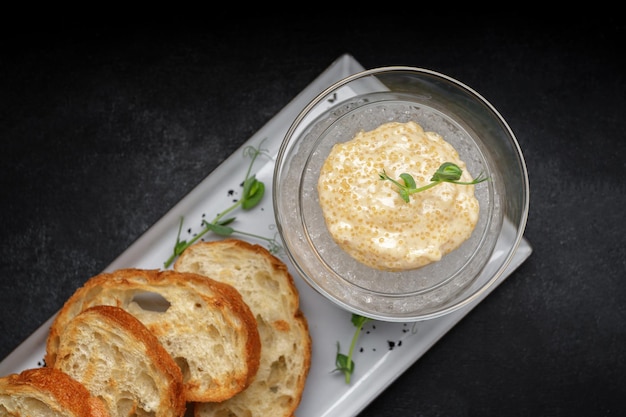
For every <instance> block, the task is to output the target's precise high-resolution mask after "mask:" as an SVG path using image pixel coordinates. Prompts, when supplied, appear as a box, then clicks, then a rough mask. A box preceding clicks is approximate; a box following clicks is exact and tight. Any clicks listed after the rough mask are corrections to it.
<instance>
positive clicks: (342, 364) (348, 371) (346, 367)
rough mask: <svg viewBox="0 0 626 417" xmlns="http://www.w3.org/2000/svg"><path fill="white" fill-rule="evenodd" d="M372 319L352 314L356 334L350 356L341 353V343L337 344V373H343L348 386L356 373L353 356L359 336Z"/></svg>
mask: <svg viewBox="0 0 626 417" xmlns="http://www.w3.org/2000/svg"><path fill="white" fill-rule="evenodd" d="M371 320H372V319H370V318H368V317H364V316H360V315H358V314H352V324H354V326H355V327H356V331H355V332H354V336H352V342H351V343H350V349H349V350H348V354H347V355H344V354H343V353H341V352H340V350H341V347H340V346H339V342H337V356H336V357H335V366H336V368H335V371H340V372H343V374H344V376H345V379H346V384H349V383H350V377H351V376H352V374H353V373H354V361H353V360H352V354H353V353H354V348H355V346H356V341H357V340H358V339H359V334H360V333H361V329H363V325H364V324H365V323H367V322H368V321H371Z"/></svg>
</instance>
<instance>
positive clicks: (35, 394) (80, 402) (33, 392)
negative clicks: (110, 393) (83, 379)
mask: <svg viewBox="0 0 626 417" xmlns="http://www.w3.org/2000/svg"><path fill="white" fill-rule="evenodd" d="M0 415H2V416H16V417H18V416H19V417H21V416H50V417H110V415H109V413H108V411H107V409H106V407H105V405H104V403H103V402H102V401H101V400H100V399H99V398H96V397H93V396H92V395H91V394H90V392H89V391H88V390H87V388H86V387H85V386H84V385H83V384H81V383H80V382H78V381H76V380H75V379H74V378H72V377H71V376H69V375H68V374H66V373H65V372H62V371H59V370H58V369H54V368H47V367H46V368H33V369H26V370H24V371H22V372H20V373H19V374H16V373H14V374H10V375H7V376H4V377H2V378H0Z"/></svg>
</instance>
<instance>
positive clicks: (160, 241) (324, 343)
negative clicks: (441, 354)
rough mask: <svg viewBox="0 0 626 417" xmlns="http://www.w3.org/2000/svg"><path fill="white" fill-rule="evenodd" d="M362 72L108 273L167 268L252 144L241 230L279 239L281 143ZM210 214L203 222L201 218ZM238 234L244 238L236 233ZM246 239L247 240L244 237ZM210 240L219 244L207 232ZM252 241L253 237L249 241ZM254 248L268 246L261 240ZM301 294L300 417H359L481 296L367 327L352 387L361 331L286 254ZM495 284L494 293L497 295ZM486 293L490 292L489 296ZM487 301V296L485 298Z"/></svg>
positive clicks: (205, 189) (39, 338)
mask: <svg viewBox="0 0 626 417" xmlns="http://www.w3.org/2000/svg"><path fill="white" fill-rule="evenodd" d="M361 70H363V67H362V66H361V65H360V64H359V63H358V62H357V61H355V60H354V58H353V57H351V56H350V55H343V56H341V57H339V58H338V59H337V60H336V61H335V62H334V63H333V64H332V65H331V66H330V67H329V68H328V69H327V70H326V71H324V72H323V73H322V74H321V75H320V76H319V77H318V78H316V79H315V80H314V81H313V82H312V83H311V84H310V85H309V86H308V87H307V88H306V89H305V90H303V91H302V92H301V93H300V94H299V95H298V96H296V97H295V98H294V99H293V100H292V101H291V102H290V103H289V104H288V105H287V106H286V107H285V108H284V109H283V110H281V111H280V112H279V113H278V114H277V115H276V116H275V117H274V118H273V119H272V120H270V121H269V122H268V123H267V124H266V125H265V126H264V127H263V128H261V129H260V130H259V131H258V132H257V133H256V134H255V135H254V136H252V137H251V138H250V139H249V140H248V141H247V142H246V143H245V144H243V145H242V146H241V148H240V149H239V150H238V151H237V152H235V153H233V154H232V155H231V156H230V157H229V158H228V159H226V160H225V161H224V162H223V163H222V164H221V165H220V166H219V167H218V168H216V169H215V170H214V171H213V172H212V173H211V174H210V175H209V176H207V177H206V178H205V179H204V180H203V181H202V182H201V183H200V184H198V186H196V187H195V188H194V189H193V190H192V191H191V192H190V193H189V194H188V195H187V196H185V198H183V199H182V200H181V201H180V202H179V203H178V204H177V205H176V206H174V207H173V208H172V209H171V210H170V211H169V212H168V213H166V214H165V216H163V217H162V218H161V219H160V220H159V221H158V222H157V223H155V224H154V225H153V226H152V227H151V228H150V229H149V230H147V231H146V232H145V233H144V234H143V235H142V236H141V237H140V238H139V239H137V241H136V242H135V243H133V244H132V245H131V246H130V247H129V248H128V249H127V250H126V251H125V252H124V253H122V254H121V255H120V256H119V257H118V258H117V259H116V260H115V261H114V262H113V263H111V265H109V266H108V267H107V268H106V270H107V271H111V270H114V269H119V268H127V267H137V268H162V267H163V263H164V261H165V260H166V259H167V258H168V257H169V256H170V254H171V252H172V248H173V245H174V243H175V241H176V237H177V234H178V226H179V222H180V219H181V217H183V218H184V220H185V223H184V226H183V229H182V230H183V232H182V234H181V239H186V240H188V239H190V238H191V237H192V236H193V234H194V233H196V232H198V231H199V230H200V224H201V220H202V219H203V218H207V220H211V219H212V218H213V217H214V216H215V215H216V214H217V213H219V212H220V211H222V210H224V209H225V208H227V207H229V206H230V205H231V204H232V201H233V199H236V198H237V197H238V193H239V191H240V190H241V187H240V183H241V181H242V180H243V178H244V176H245V170H246V169H247V167H248V164H249V161H250V160H249V158H248V157H247V156H244V152H243V149H244V148H245V147H246V146H248V145H252V146H254V147H257V148H259V147H261V148H263V149H264V150H266V151H267V155H269V156H271V157H268V156H261V157H259V158H258V160H257V161H256V162H255V164H254V166H253V172H254V173H256V176H257V178H258V179H259V180H261V181H263V182H264V183H265V185H266V196H265V197H264V200H263V201H262V203H261V205H260V206H257V207H255V208H254V209H253V210H251V211H249V212H243V211H238V212H236V213H234V214H233V215H234V216H236V217H237V219H236V224H233V226H235V225H236V228H237V229H239V230H244V231H246V232H250V233H256V234H259V235H262V236H266V237H274V236H275V234H276V226H275V219H274V212H273V207H272V201H271V186H272V176H273V169H274V160H273V157H274V156H276V154H277V152H278V148H279V146H280V144H281V142H282V139H283V137H284V135H285V133H286V132H287V130H288V128H289V126H290V125H291V123H292V122H293V120H294V119H295V118H296V117H297V115H298V113H299V112H300V111H301V110H302V109H303V108H304V107H305V106H306V105H307V104H308V103H309V102H310V101H311V100H312V99H313V98H314V97H315V96H316V95H317V94H318V93H320V92H321V91H323V90H324V89H325V88H326V87H328V86H330V85H331V84H332V83H334V82H336V81H338V80H340V79H342V78H344V77H346V76H348V75H351V74H354V73H356V72H359V71H361ZM203 216H204V217H203ZM234 237H238V236H234ZM241 238H243V237H241ZM206 239H215V237H211V236H210V235H207V237H206ZM249 240H251V239H249ZM254 243H259V244H263V241H261V240H259V241H257V242H254ZM531 252H532V249H531V247H530V245H529V244H528V242H527V241H526V240H523V241H522V243H521V245H520V247H519V249H518V250H517V252H516V255H515V257H514V259H513V260H512V262H511V264H510V265H509V267H508V269H507V271H506V273H505V274H504V275H503V276H502V277H501V278H500V280H499V282H498V284H499V283H500V282H502V281H503V280H504V279H506V277H507V276H508V275H509V274H510V273H511V272H513V271H514V270H515V269H516V268H517V267H518V266H519V265H520V264H521V263H522V262H524V261H525V260H526V258H527V257H528V256H529V255H530V254H531ZM279 257H281V259H282V260H283V261H284V262H285V263H286V264H287V265H288V266H289V268H290V271H291V273H292V274H293V275H294V278H295V281H296V285H297V286H298V289H299V291H300V299H301V308H302V311H303V312H304V315H305V316H306V317H307V319H308V322H309V327H310V331H311V337H312V339H313V357H312V363H311V370H310V373H309V376H308V380H307V384H306V388H305V391H304V394H303V398H302V402H301V404H300V407H299V408H298V410H297V415H298V417H326V416H333V417H341V416H346V417H347V416H354V415H356V414H357V413H358V412H360V411H361V410H363V408H365V407H366V406H367V404H369V402H370V401H372V400H373V399H374V398H375V397H376V396H377V395H378V394H379V393H380V392H382V391H383V390H384V389H385V388H387V387H388V386H389V384H391V383H392V382H393V381H394V380H395V379H396V378H397V377H398V376H399V375H400V374H402V372H404V371H405V370H406V369H407V368H408V367H409V366H411V365H412V364H413V363H414V362H415V361H417V359H419V358H420V357H421V356H422V355H423V354H424V353H425V352H426V351H427V350H428V349H429V348H430V347H431V346H432V345H433V344H434V343H435V342H437V340H439V339H440V338H441V337H442V336H443V335H444V334H445V333H446V332H447V331H448V330H450V329H451V328H452V327H453V326H454V325H455V324H456V323H457V322H458V321H459V320H461V319H462V318H463V317H464V316H465V315H466V314H467V313H468V312H469V311H470V310H471V309H472V308H473V307H474V306H475V305H476V304H477V303H479V302H480V301H481V300H482V298H481V299H479V300H476V302H474V303H473V304H471V305H469V306H466V307H464V308H463V309H461V310H458V311H456V312H454V313H452V314H448V315H447V316H444V317H441V318H438V319H433V320H429V321H425V322H419V323H387V322H370V323H368V324H366V326H365V327H364V331H363V332H362V333H361V335H360V337H359V341H358V346H357V348H356V349H355V357H354V359H355V363H356V368H355V372H354V374H353V377H352V382H351V384H350V385H347V384H346V383H345V381H344V379H343V375H341V374H340V373H336V372H333V369H334V368H335V355H336V353H337V343H338V342H339V343H340V345H341V346H342V347H343V349H342V351H344V352H347V347H348V346H349V345H350V341H351V338H352V336H353V334H354V331H355V328H354V326H353V325H352V322H351V321H350V318H351V313H349V312H347V311H344V310H342V309H340V308H338V307H336V306H335V305H334V304H332V303H331V302H329V301H328V300H326V299H325V298H324V297H322V296H321V295H320V294H318V293H317V292H315V291H314V290H312V289H311V287H309V286H308V285H307V284H306V283H305V282H304V281H303V280H302V279H300V277H299V276H298V275H297V273H296V271H295V270H294V268H293V266H292V265H291V264H290V263H289V261H288V260H287V259H286V257H285V256H283V255H282V254H279ZM494 288H495V285H494V286H492V288H491V289H490V290H489V292H490V291H492V290H493V289H494ZM486 295H487V294H484V296H486ZM484 296H483V298H484ZM53 318H54V317H51V318H50V319H49V320H48V321H46V322H45V323H44V324H42V325H41V327H40V328H39V329H37V330H36V331H35V332H34V333H33V334H32V335H31V336H30V337H29V338H28V339H26V340H25V341H24V342H23V343H22V344H21V345H20V346H18V347H17V348H16V349H15V350H14V351H13V352H12V353H11V354H10V355H9V356H7V357H6V358H5V359H4V360H3V361H2V362H1V363H0V375H6V374H9V373H11V372H20V371H21V370H23V369H27V368H33V367H38V366H41V365H42V360H43V356H44V353H45V341H46V337H47V334H48V329H49V326H50V324H51V322H52V320H53Z"/></svg>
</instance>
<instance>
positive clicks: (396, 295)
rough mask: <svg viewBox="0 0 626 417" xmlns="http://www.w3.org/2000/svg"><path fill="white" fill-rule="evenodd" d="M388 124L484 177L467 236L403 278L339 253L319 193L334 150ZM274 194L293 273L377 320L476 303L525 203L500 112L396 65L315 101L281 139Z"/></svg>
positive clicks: (521, 173)
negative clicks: (451, 152)
mask: <svg viewBox="0 0 626 417" xmlns="http://www.w3.org/2000/svg"><path fill="white" fill-rule="evenodd" d="M392 121H396V122H408V121H414V122H417V123H418V124H420V125H421V126H422V127H423V128H424V131H434V132H437V133H439V134H440V135H441V136H443V138H444V139H445V140H446V141H447V142H449V143H450V144H451V145H452V146H453V147H454V148H455V149H456V150H457V151H458V153H459V155H460V157H461V159H462V160H463V161H464V162H465V163H466V165H467V167H466V169H467V170H469V172H470V173H471V174H472V176H473V177H476V176H477V175H478V174H479V173H483V174H485V175H486V176H487V177H489V180H488V181H485V182H482V183H479V184H477V185H475V195H476V198H477V199H478V201H479V204H480V212H479V217H478V222H477V224H476V227H475V229H474V231H473V233H472V235H471V237H470V238H469V239H468V240H466V241H465V242H464V243H463V244H462V245H461V246H460V247H458V248H457V249H455V250H453V251H452V252H450V253H448V254H447V255H444V256H443V257H442V258H441V260H439V261H436V262H432V263H430V264H428V265H426V266H423V267H421V268H417V269H412V270H406V271H399V272H389V271H383V270H378V269H375V268H371V267H368V266H366V265H364V264H362V263H360V262H358V261H356V260H355V259H354V258H353V257H352V256H350V255H348V254H347V253H346V252H345V251H343V250H342V249H341V248H340V247H339V246H338V245H337V244H336V243H335V242H334V240H333V239H332V237H331V236H330V233H329V231H328V229H327V227H326V224H325V221H324V217H323V213H322V209H321V207H320V204H319V197H318V193H317V180H318V177H319V173H320V169H321V166H322V164H323V163H324V161H325V160H326V157H327V156H328V154H329V152H330V150H331V148H332V146H333V145H334V144H335V143H339V142H344V141H347V140H350V139H352V138H353V137H354V136H355V134H356V133H357V132H359V131H363V130H364V131H369V130H373V129H375V128H376V127H378V126H379V125H381V124H383V123H386V122H392ZM272 186H273V204H274V213H275V216H276V224H277V227H278V230H279V234H280V237H281V239H282V241H283V245H284V248H285V252H286V253H287V256H288V257H289V260H290V261H291V262H292V264H293V265H294V267H295V268H296V270H297V272H298V274H300V275H301V276H302V278H303V279H304V280H305V281H306V282H307V283H308V284H309V285H310V286H312V287H313V288H314V289H315V290H316V291H318V292H319V293H320V294H322V295H323V296H325V297H326V298H328V299H329V300H331V301H333V302H334V303H336V304H337V305H339V306H340V307H342V308H344V309H346V310H348V311H351V312H353V313H355V314H359V315H362V316H366V317H369V318H372V319H377V320H383V321H419V320H426V319H431V318H435V317H439V316H442V315H444V314H447V313H450V312H452V311H455V310H457V309H459V308H461V307H463V306H465V305H467V304H469V303H471V302H472V301H473V300H475V299H477V298H478V297H480V295H481V294H482V293H483V292H484V291H486V290H487V289H488V288H489V287H490V286H492V285H494V283H495V282H496V281H497V280H498V278H499V277H500V276H501V275H502V274H503V273H504V272H505V269H506V267H507V265H508V264H509V263H510V261H511V259H512V258H513V256H514V255H515V251H516V249H517V247H518V245H519V243H520V242H521V240H522V237H523V232H524V228H525V226H526V220H527V215H528V205H529V185H528V174H527V171H526V165H525V162H524V159H523V155H522V152H521V150H520V147H519V144H518V142H517V139H516V138H515V135H514V134H513V132H512V131H511V129H510V128H509V126H508V125H507V123H506V121H505V120H504V119H503V118H502V116H501V115H500V114H499V113H498V111H497V110H496V109H495V108H494V107H493V106H492V105H491V104H490V103H489V102H487V100H485V99H484V98H483V97H481V96H480V95H479V94H478V93H477V92H476V91H474V90H472V89H471V88H470V87H468V86H466V85H464V84H462V83H461V82H459V81H457V80H455V79H452V78H450V77H448V76H446V75H443V74H439V73H437V72H434V71H430V70H426V69H421V68H414V67H402V66H394V67H383V68H376V69H372V70H366V71H363V72H360V73H357V74H354V75H352V76H349V77H347V78H344V79H343V80H341V81H339V82H337V83H335V84H334V85H332V86H330V87H329V88H327V89H326V90H324V91H323V92H322V93H320V94H319V95H318V96H317V97H316V98H315V99H314V100H313V101H311V102H310V103H309V104H308V105H307V106H306V107H305V108H304V109H303V110H302V112H301V113H300V114H299V115H298V116H297V118H296V119H295V121H294V122H293V124H292V125H291V126H290V128H289V130H288V131H287V133H286V136H285V138H284V140H283V142H282V144H281V147H280V149H279V152H278V156H277V160H276V165H275V171H274V181H273V185H272Z"/></svg>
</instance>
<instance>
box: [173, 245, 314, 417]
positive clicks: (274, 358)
mask: <svg viewBox="0 0 626 417" xmlns="http://www.w3.org/2000/svg"><path fill="white" fill-rule="evenodd" d="M174 270H176V271H181V272H191V273H196V274H200V275H204V276H208V277H211V278H212V279H215V280H218V281H221V282H225V283H227V284H230V285H232V286H233V287H235V288H236V289H237V290H238V291H239V292H240V293H241V295H242V297H243V299H244V300H245V302H246V303H247V304H248V306H250V309H251V310H252V312H253V314H254V316H255V318H256V321H257V324H258V328H259V333H260V335H261V362H260V367H259V370H258V372H257V375H256V378H255V379H254V381H253V382H252V383H251V384H250V386H249V387H248V388H246V389H245V390H243V391H242V392H240V393H239V394H237V395H235V396H234V397H232V398H230V399H229V400H226V401H223V402H220V403H196V404H195V406H194V413H195V414H194V415H195V416H197V417H217V416H225V415H229V416H231V415H232V416H272V417H281V416H292V415H293V414H294V412H295V410H296V408H297V407H298V405H299V404H300V400H301V398H302V392H303V390H304V385H305V381H306V378H307V376H308V373H309V368H310V366H311V336H310V334H309V329H308V323H307V321H306V318H305V317H304V315H303V314H302V311H301V310H300V298H299V293H298V290H297V288H296V286H295V284H294V281H293V277H292V276H291V274H290V273H289V271H288V269H287V266H286V265H285V264H284V263H283V262H282V261H281V260H279V259H278V258H276V257H275V256H273V255H272V254H271V253H270V252H269V251H267V250H266V249H265V248H263V247H262V246H259V245H253V244H250V243H248V242H245V241H242V240H238V239H232V238H228V239H224V240H219V241H207V242H199V243H195V244H194V245H192V246H190V247H188V248H187V249H186V250H185V251H184V252H183V253H182V254H181V256H180V257H179V258H178V260H177V261H176V262H175V264H174Z"/></svg>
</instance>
